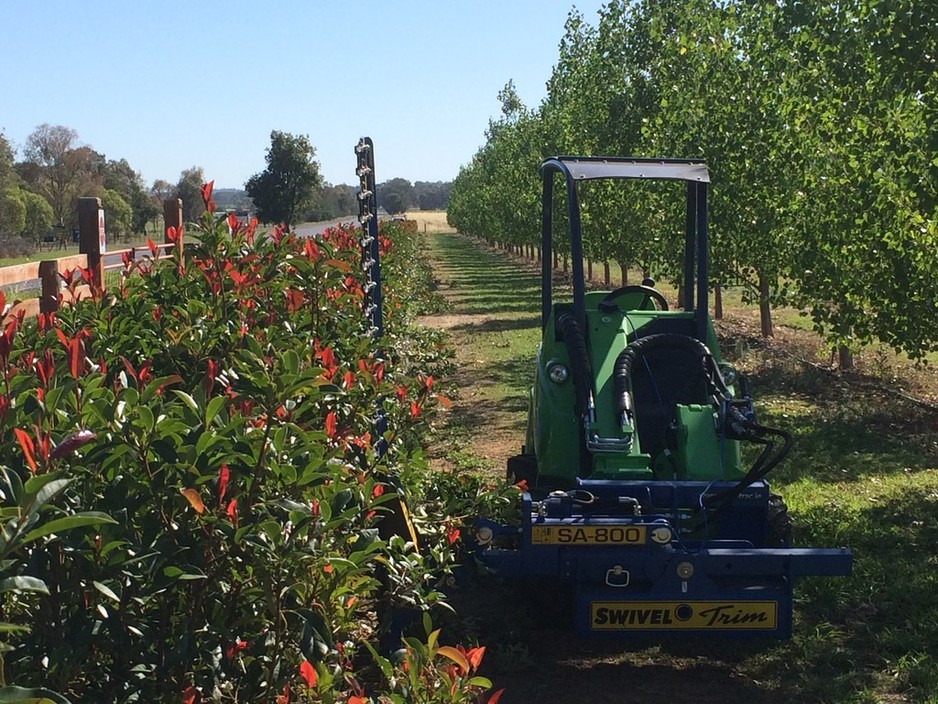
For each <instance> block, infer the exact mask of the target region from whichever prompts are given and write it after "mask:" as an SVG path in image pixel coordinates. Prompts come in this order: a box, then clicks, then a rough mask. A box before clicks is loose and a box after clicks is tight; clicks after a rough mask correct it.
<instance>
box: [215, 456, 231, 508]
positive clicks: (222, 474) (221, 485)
mask: <svg viewBox="0 0 938 704" xmlns="http://www.w3.org/2000/svg"><path fill="white" fill-rule="evenodd" d="M230 476H231V473H230V472H229V471H228V465H226V464H223V465H222V466H221V469H219V470H218V503H221V502H222V501H223V500H224V499H225V493H226V492H227V491H228V478H229V477H230Z"/></svg>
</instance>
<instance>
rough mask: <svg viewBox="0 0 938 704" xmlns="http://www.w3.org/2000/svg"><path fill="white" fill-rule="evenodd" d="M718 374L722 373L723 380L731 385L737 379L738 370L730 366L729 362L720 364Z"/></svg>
mask: <svg viewBox="0 0 938 704" xmlns="http://www.w3.org/2000/svg"><path fill="white" fill-rule="evenodd" d="M720 374H722V375H723V381H725V382H726V385H727V386H732V385H733V384H735V383H736V382H737V381H739V372H737V371H736V368H735V367H731V366H730V365H729V364H721V365H720Z"/></svg>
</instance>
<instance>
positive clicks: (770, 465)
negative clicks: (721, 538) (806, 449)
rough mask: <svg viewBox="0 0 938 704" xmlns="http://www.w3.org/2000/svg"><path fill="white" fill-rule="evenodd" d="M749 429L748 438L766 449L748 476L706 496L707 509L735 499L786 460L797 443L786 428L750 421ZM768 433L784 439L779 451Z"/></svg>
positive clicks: (704, 503) (704, 505)
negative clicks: (768, 437) (769, 438)
mask: <svg viewBox="0 0 938 704" xmlns="http://www.w3.org/2000/svg"><path fill="white" fill-rule="evenodd" d="M747 429H748V430H750V431H751V433H752V436H751V437H748V438H746V439H747V440H749V441H750V442H755V443H759V444H760V445H765V449H764V450H762V452H761V453H760V454H759V457H758V458H757V459H756V461H755V462H754V463H753V465H752V467H751V468H750V470H749V471H748V472H746V476H744V477H743V478H742V479H740V480H739V482H738V483H736V484H735V485H734V486H731V487H730V488H729V489H724V490H723V491H719V492H717V493H716V494H711V495H710V496H708V497H706V498H705V499H704V500H703V501H702V502H701V503H702V506H703V508H705V509H715V508H720V507H722V506H724V505H726V504H728V503H729V502H730V501H732V500H733V499H735V498H736V497H737V496H739V494H740V493H741V492H742V491H743V489H745V488H746V487H747V486H749V485H750V484H752V483H753V482H756V481H759V480H760V479H762V478H764V477H765V476H766V475H767V474H768V473H769V472H771V471H772V470H773V469H775V468H776V467H777V466H778V465H779V464H780V463H781V462H782V460H784V459H785V458H786V457H787V456H788V453H789V452H791V448H792V447H793V446H794V444H795V439H794V437H792V434H791V433H789V432H788V431H785V430H780V429H778V428H770V427H768V426H765V425H759V424H758V423H751V422H750V423H748V424H747ZM766 435H774V436H776V437H780V438H781V439H782V446H781V447H780V448H779V449H778V451H777V452H774V454H773V450H774V449H775V443H773V442H772V441H771V440H767V439H766V438H765V436H766Z"/></svg>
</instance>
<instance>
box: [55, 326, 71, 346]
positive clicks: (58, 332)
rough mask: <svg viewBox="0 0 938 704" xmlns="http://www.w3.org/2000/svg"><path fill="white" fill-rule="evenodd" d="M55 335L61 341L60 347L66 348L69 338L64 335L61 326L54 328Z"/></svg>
mask: <svg viewBox="0 0 938 704" xmlns="http://www.w3.org/2000/svg"><path fill="white" fill-rule="evenodd" d="M55 336H56V337H58V338H59V342H61V343H62V347H64V348H65V349H68V343H69V339H68V338H67V337H65V333H64V332H62V330H61V328H56V329H55Z"/></svg>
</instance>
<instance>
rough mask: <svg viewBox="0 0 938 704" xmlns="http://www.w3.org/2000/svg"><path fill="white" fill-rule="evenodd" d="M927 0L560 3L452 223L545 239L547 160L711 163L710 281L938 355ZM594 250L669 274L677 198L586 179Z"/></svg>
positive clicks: (512, 238) (841, 335)
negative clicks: (560, 28) (561, 9)
mask: <svg viewBox="0 0 938 704" xmlns="http://www.w3.org/2000/svg"><path fill="white" fill-rule="evenodd" d="M936 56H938V5H936V4H935V3H933V2H929V1H928V0H894V1H893V2H889V3H882V2H878V1H877V0H846V1H845V2H842V3H836V4H830V3H816V4H815V3H804V2H799V1H797V0H779V1H778V2H772V3H764V2H756V1H755V0H743V1H737V2H721V1H720V0H635V1H626V0H612V1H611V2H609V3H607V4H606V5H604V7H603V9H602V10H600V12H599V14H598V19H597V21H596V23H595V24H590V23H589V22H587V21H586V20H585V19H584V18H583V17H582V16H581V15H580V14H579V13H578V12H576V11H573V12H571V14H570V16H569V18H568V21H567V24H566V31H565V34H564V37H563V39H562V41H561V43H560V46H559V55H558V59H557V63H556V65H555V67H554V69H553V72H552V75H551V76H550V79H549V82H548V85H547V96H546V98H545V99H544V100H543V101H542V102H541V104H540V105H539V106H537V107H536V108H527V107H525V105H524V104H523V103H522V102H521V100H520V99H519V97H518V95H517V93H516V91H515V89H514V86H513V84H512V83H511V82H509V83H508V85H507V86H506V87H505V89H504V90H503V91H502V92H501V93H500V95H499V99H500V101H501V105H502V112H501V115H500V116H499V117H498V118H497V119H495V120H493V121H491V122H490V124H489V128H488V130H487V132H486V134H485V137H486V141H485V144H484V145H483V146H482V147H481V148H480V149H479V151H478V152H477V153H476V154H475V156H474V157H473V158H472V160H471V161H470V162H469V164H467V165H466V166H465V167H463V168H462V170H461V171H460V174H459V176H458V177H457V179H456V180H455V182H454V184H453V189H452V195H451V199H450V205H449V209H448V212H449V217H450V221H451V224H452V225H453V226H455V227H457V228H459V229H460V230H462V231H464V232H468V233H472V234H476V235H479V236H482V237H484V238H486V239H489V240H491V241H493V242H497V243H500V244H507V245H512V246H522V247H525V246H527V247H534V246H536V245H537V243H538V241H539V218H538V217H537V214H538V212H539V209H540V180H539V176H538V173H537V167H538V164H539V163H540V161H541V160H542V159H543V158H544V157H546V156H551V155H557V154H582V155H619V156H641V157H663V156H669V157H687V158H704V159H706V160H707V162H708V164H709V167H710V170H711V175H712V179H713V184H712V195H711V200H710V213H711V215H710V218H711V252H712V262H711V270H712V277H711V280H712V282H713V283H714V284H715V285H716V286H718V287H720V286H729V285H732V286H736V287H740V288H741V289H742V291H743V295H744V300H747V301H749V302H756V303H758V304H759V305H760V311H761V317H762V331H763V334H766V335H771V334H772V308H773V307H774V306H778V305H783V304H784V305H793V306H796V307H799V308H801V309H803V310H805V311H806V312H807V313H808V314H809V315H810V316H811V319H812V320H813V323H814V326H815V328H816V329H817V330H818V331H819V332H820V333H822V334H823V335H825V336H826V338H827V339H828V340H829V341H830V342H831V343H832V344H837V345H842V346H847V347H849V348H852V349H858V348H859V347H861V346H862V345H864V344H868V343H871V342H874V341H880V342H883V343H885V344H887V345H889V346H891V347H893V348H894V349H896V350H899V351H903V352H906V353H908V354H909V355H910V356H911V357H913V358H919V357H921V356H923V355H925V354H926V353H928V352H929V351H932V350H934V349H936V348H938V296H936V287H935V286H934V283H933V282H934V281H935V280H936V277H938V254H936V252H938V247H936V245H938V158H936V156H935V155H936V154H938V131H936V130H935V129H934V127H933V126H934V125H935V124H938V119H936V118H938V100H936V96H938V64H936ZM580 196H581V200H582V202H583V208H584V232H585V233H586V242H585V247H586V253H587V255H588V256H589V257H590V259H592V260H595V261H601V262H609V261H612V262H618V263H619V264H620V265H621V267H622V268H623V271H626V270H627V269H628V268H629V267H638V268H641V269H642V270H644V271H647V272H648V273H650V274H652V275H653V276H655V277H656V278H663V279H669V280H671V281H672V282H673V283H675V284H680V283H681V281H680V278H681V267H680V264H679V262H680V256H681V251H682V249H681V245H680V231H681V226H682V222H683V221H682V220H681V218H680V217H679V216H678V217H675V215H674V212H673V209H674V208H676V207H679V206H677V202H678V198H679V196H680V193H677V192H671V191H670V190H668V189H663V190H662V189H661V188H654V189H650V188H646V187H645V186H644V184H633V183H628V184H622V183H617V184H616V183H609V182H605V183H585V184H584V185H583V186H582V187H581V193H580Z"/></svg>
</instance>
